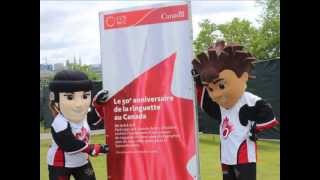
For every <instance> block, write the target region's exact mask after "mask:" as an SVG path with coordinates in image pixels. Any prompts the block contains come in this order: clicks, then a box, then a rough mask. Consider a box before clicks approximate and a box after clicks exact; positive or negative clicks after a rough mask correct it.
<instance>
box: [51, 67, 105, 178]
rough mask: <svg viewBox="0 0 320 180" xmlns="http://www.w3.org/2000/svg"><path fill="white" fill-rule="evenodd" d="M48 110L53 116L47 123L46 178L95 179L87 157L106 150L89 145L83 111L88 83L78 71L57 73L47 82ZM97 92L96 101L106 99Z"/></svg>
mask: <svg viewBox="0 0 320 180" xmlns="http://www.w3.org/2000/svg"><path fill="white" fill-rule="evenodd" d="M49 89H50V109H51V110H52V112H53V114H54V116H55V118H54V120H53V122H52V124H51V135H52V145H51V147H50V148H49V150H48V155H47V162H48V169H49V179H50V180H69V179H70V176H71V175H72V176H73V177H74V178H75V179H76V180H95V179H96V178H95V173H94V170H93V168H92V165H91V163H90V160H89V156H97V155H99V154H106V153H107V152H108V149H109V148H108V145H106V144H90V143H89V138H90V128H89V125H88V123H87V113H88V110H89V107H90V103H91V90H92V82H91V81H90V80H89V79H88V77H87V75H86V74H84V73H82V72H80V71H71V70H63V71H60V72H58V73H57V74H56V75H55V77H54V79H53V80H52V81H51V82H50V84H49ZM107 95H108V93H107V92H106V91H101V92H100V93H98V94H97V96H96V97H95V99H96V102H95V103H96V104H102V103H104V102H105V101H106V99H107Z"/></svg>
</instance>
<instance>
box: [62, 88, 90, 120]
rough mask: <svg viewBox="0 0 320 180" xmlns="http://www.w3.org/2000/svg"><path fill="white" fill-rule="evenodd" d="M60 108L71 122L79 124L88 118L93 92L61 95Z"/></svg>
mask: <svg viewBox="0 0 320 180" xmlns="http://www.w3.org/2000/svg"><path fill="white" fill-rule="evenodd" d="M59 99H60V102H59V108H60V111H61V113H62V114H63V116H64V117H65V118H66V119H68V120H69V121H71V122H74V123H79V122H81V121H83V120H84V119H85V118H86V115H87V113H88V109H89V107H90V102H91V91H86V92H85V91H77V92H61V93H59Z"/></svg>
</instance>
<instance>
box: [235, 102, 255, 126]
mask: <svg viewBox="0 0 320 180" xmlns="http://www.w3.org/2000/svg"><path fill="white" fill-rule="evenodd" d="M239 119H240V123H241V125H242V126H247V124H248V121H254V120H255V108H254V107H250V106H248V105H247V104H246V105H244V106H242V107H241V108H240V111H239Z"/></svg>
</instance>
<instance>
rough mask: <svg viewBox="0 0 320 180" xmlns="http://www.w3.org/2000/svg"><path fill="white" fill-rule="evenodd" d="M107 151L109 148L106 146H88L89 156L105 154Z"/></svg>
mask: <svg viewBox="0 0 320 180" xmlns="http://www.w3.org/2000/svg"><path fill="white" fill-rule="evenodd" d="M108 151H109V146H108V145H107V144H90V145H89V154H90V155H91V156H97V155H99V154H106V153H107V152H108Z"/></svg>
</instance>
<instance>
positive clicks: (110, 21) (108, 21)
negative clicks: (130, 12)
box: [106, 16, 116, 27]
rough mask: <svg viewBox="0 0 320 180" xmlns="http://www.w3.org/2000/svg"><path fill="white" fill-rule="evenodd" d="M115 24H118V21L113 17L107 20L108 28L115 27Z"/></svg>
mask: <svg viewBox="0 0 320 180" xmlns="http://www.w3.org/2000/svg"><path fill="white" fill-rule="evenodd" d="M115 23H116V19H115V18H114V17H113V16H109V17H107V18H106V25H107V27H113V26H114V24H115Z"/></svg>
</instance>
